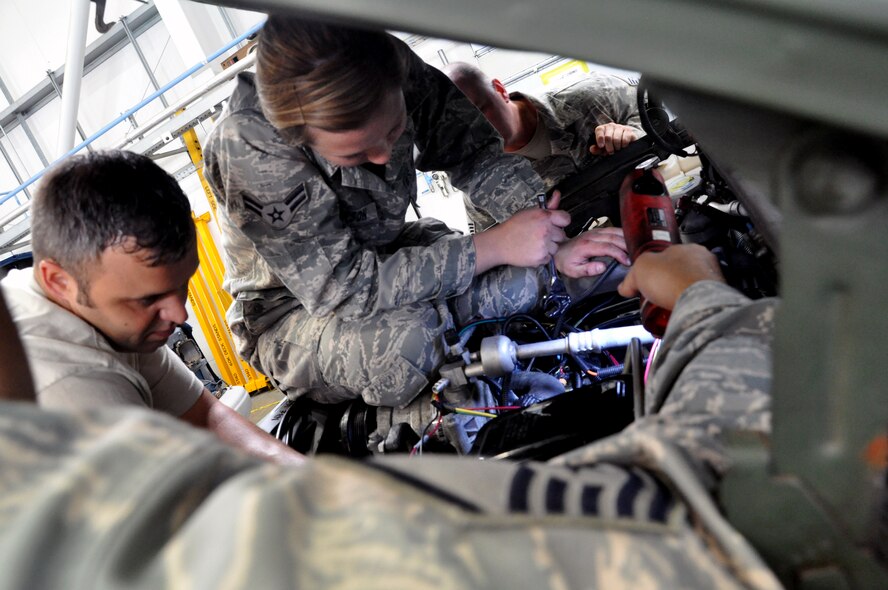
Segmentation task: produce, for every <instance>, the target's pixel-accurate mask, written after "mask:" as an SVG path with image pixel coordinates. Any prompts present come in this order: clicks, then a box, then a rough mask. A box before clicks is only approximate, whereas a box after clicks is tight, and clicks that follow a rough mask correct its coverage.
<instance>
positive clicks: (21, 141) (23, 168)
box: [0, 125, 43, 179]
mask: <svg viewBox="0 0 888 590" xmlns="http://www.w3.org/2000/svg"><path fill="white" fill-rule="evenodd" d="M6 133H7V135H4V136H3V137H0V142H2V143H3V147H4V148H5V149H6V153H8V154H9V157H10V158H11V159H12V165H13V166H15V169H16V170H18V173H19V175H21V176H22V178H25V179H27V178H30V177H31V176H33V175H35V174H37V173H38V172H40V171H41V170H43V162H41V161H40V158H39V156H38V155H37V152H35V151H34V148H33V146H32V145H31V141H30V140H29V139H28V136H27V135H26V134H25V132H24V130H22V128H21V126H19V125H16V126H15V127H13V128H12V129H7V130H6Z"/></svg>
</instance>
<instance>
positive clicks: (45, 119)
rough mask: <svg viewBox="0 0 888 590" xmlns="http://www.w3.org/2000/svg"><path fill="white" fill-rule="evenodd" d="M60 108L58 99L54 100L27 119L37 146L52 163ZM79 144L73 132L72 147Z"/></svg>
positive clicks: (60, 103)
mask: <svg viewBox="0 0 888 590" xmlns="http://www.w3.org/2000/svg"><path fill="white" fill-rule="evenodd" d="M61 108H62V101H61V100H60V99H59V98H54V99H52V100H51V101H50V102H48V103H47V104H45V105H44V106H42V107H40V109H39V110H36V111H34V113H32V114H31V116H29V117H28V128H29V129H31V133H32V134H33V135H34V138H35V139H36V140H37V144H38V145H39V146H40V149H42V150H43V153H44V154H45V155H46V158H47V159H48V160H49V161H53V160H54V159H55V157H56V156H58V154H56V140H57V139H58V136H59V114H60V113H61ZM80 142H81V139H80V135H79V134H77V133H76V132H75V136H74V145H75V146H76V145H79V144H80Z"/></svg>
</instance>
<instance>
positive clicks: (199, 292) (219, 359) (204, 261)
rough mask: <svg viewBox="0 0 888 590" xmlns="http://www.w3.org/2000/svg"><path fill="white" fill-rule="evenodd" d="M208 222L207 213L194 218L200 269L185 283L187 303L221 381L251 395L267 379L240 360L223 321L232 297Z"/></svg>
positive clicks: (266, 382)
mask: <svg viewBox="0 0 888 590" xmlns="http://www.w3.org/2000/svg"><path fill="white" fill-rule="evenodd" d="M209 222H210V214H209V213H204V214H203V215H201V216H200V217H195V218H194V225H195V228H196V229H197V252H198V256H199V257H200V266H199V267H198V269H197V272H196V273H194V276H192V277H191V280H190V281H189V282H188V302H189V303H191V309H193V310H194V314H195V315H196V316H197V321H198V323H199V324H200V327H201V330H203V333H204V335H205V336H206V338H207V343H208V344H209V347H210V352H211V353H212V355H213V358H214V359H215V360H216V365H217V366H218V367H219V373H220V376H221V377H222V379H223V380H224V381H225V382H226V383H228V384H229V385H242V386H244V387H245V388H246V390H247V391H249V392H250V393H253V392H255V391H258V390H260V389H264V388H265V387H267V386H268V378H267V377H265V375H263V374H261V373H258V372H257V371H255V370H254V369H253V368H252V367H250V366H249V365H248V364H247V363H245V362H244V361H243V360H241V359H240V357H238V356H237V353H236V352H235V350H234V345H233V340H232V337H231V329H230V328H229V327H228V322H226V321H225V310H226V309H228V306H229V305H230V304H231V295H229V294H228V293H226V292H225V291H224V290H223V289H222V275H223V273H224V272H225V269H224V267H223V266H222V259H221V258H220V257H219V251H218V250H217V249H216V244H215V242H214V241H213V237H212V236H211V235H210V230H209V227H208V224H209Z"/></svg>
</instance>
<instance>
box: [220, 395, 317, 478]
mask: <svg viewBox="0 0 888 590" xmlns="http://www.w3.org/2000/svg"><path fill="white" fill-rule="evenodd" d="M207 427H208V428H209V430H212V431H213V432H214V433H215V434H216V436H218V437H219V438H220V439H222V441H223V442H225V443H228V444H229V445H231V446H233V447H237V448H239V449H241V450H242V451H245V452H247V453H249V454H250V455H253V456H254V457H259V458H260V459H265V460H266V461H271V462H273V463H279V464H284V465H286V464H291V465H292V464H299V463H302V461H304V460H305V457H303V456H302V455H301V454H299V453H297V452H296V451H294V450H293V449H291V448H290V447H288V446H287V445H285V444H284V443H282V442H281V441H279V440H278V439H276V438H274V437H273V436H271V435H270V434H268V433H267V432H265V431H263V430H261V429H260V428H259V427H257V426H256V425H255V424H253V423H251V422H249V421H248V420H246V419H244V418H243V417H242V416H241V415H240V414H238V413H237V412H235V411H234V410H232V409H231V408H229V407H228V406H226V405H224V404H222V403H219V404H216V406H214V407H213V409H212V410H211V412H210V417H209V420H208V425H207Z"/></svg>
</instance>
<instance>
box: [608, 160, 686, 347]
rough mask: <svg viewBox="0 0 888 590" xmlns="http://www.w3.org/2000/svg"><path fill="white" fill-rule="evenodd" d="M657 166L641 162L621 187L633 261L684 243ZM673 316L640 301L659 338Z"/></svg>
mask: <svg viewBox="0 0 888 590" xmlns="http://www.w3.org/2000/svg"><path fill="white" fill-rule="evenodd" d="M655 165H656V160H655V159H654V160H650V161H647V162H644V163H642V164H641V165H639V167H638V168H636V169H635V170H633V171H632V172H630V173H629V174H627V175H626V179H625V180H624V181H623V184H622V186H620V217H621V218H622V223H623V235H624V236H625V238H626V246H627V247H628V250H629V258H630V259H631V260H632V262H635V259H636V258H638V257H639V256H641V255H642V254H643V253H645V252H647V251H649V250H650V251H654V252H659V251H660V250H665V249H666V248H667V247H668V246H669V245H670V244H678V243H679V242H681V237H680V236H679V233H678V223H677V222H676V220H675V209H674V208H673V206H672V199H671V198H670V197H669V191H667V190H666V184H665V183H664V182H663V175H661V174H660V172H659V171H658V170H657V169H656V168H655V167H654V166H655ZM670 314H671V311H670V310H668V309H663V308H662V307H657V306H656V305H653V304H651V303H650V302H649V301H646V300H645V299H644V298H642V299H641V323H642V325H643V326H644V327H645V329H646V330H647V331H648V332H650V333H651V334H653V335H654V336H656V337H657V338H662V337H663V333H664V332H665V331H666V324H667V322H669V315H670Z"/></svg>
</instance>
